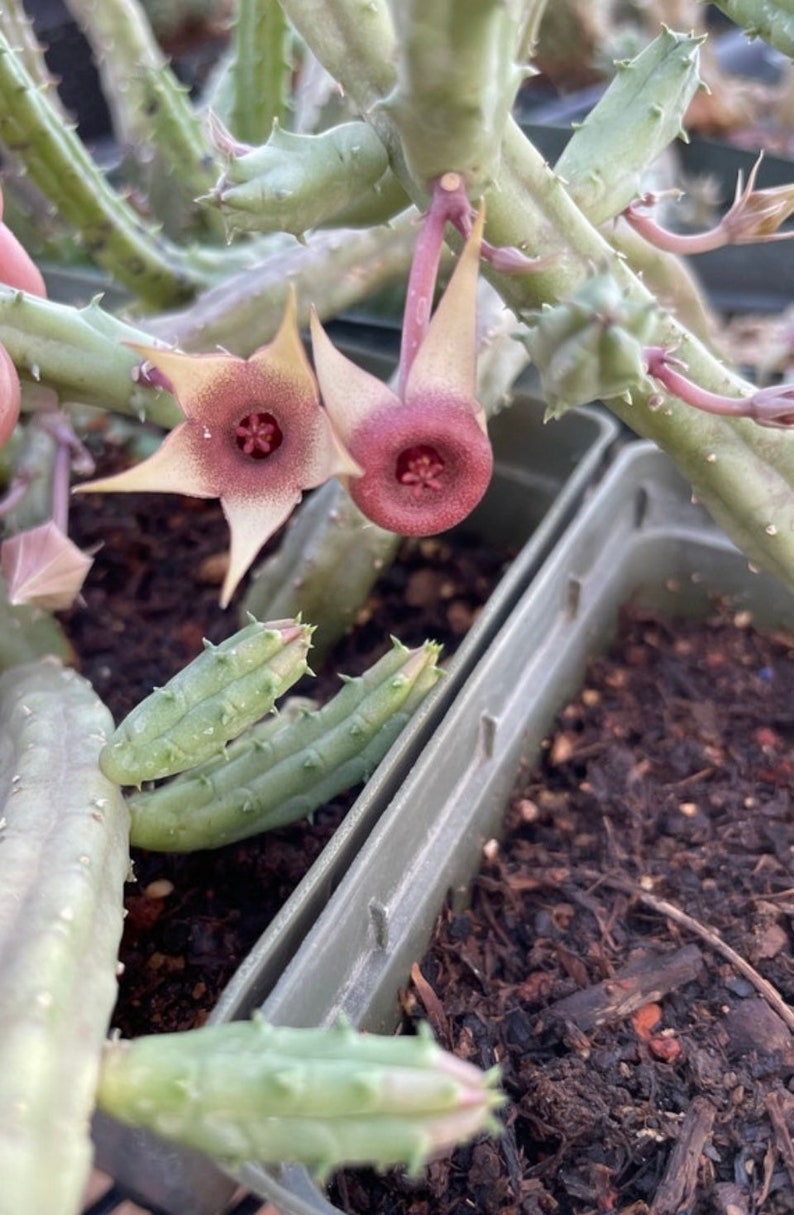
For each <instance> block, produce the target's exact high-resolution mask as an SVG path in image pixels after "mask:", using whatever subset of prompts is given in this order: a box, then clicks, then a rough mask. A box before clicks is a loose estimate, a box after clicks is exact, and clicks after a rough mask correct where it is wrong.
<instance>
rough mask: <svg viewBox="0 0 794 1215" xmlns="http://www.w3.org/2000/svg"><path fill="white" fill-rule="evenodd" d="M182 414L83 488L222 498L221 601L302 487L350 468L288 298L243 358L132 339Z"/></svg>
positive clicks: (356, 469) (352, 464)
mask: <svg viewBox="0 0 794 1215" xmlns="http://www.w3.org/2000/svg"><path fill="white" fill-rule="evenodd" d="M134 349H135V350H137V351H139V353H140V354H141V355H143V357H144V358H145V359H146V360H148V361H149V362H150V363H151V364H152V366H153V367H154V369H155V372H156V373H158V374H157V375H156V376H155V377H152V379H153V382H160V383H164V384H165V385H167V386H168V387H169V388H172V390H173V392H174V395H175V396H176V399H177V401H178V403H179V405H180V407H181V409H182V412H183V413H184V415H185V421H184V422H182V423H180V424H179V426H177V427H176V428H175V429H174V430H173V431H172V432H171V434H169V435H168V436H167V437H166V439H165V440H164V442H163V443H162V445H161V446H160V447H159V448H158V449H157V451H156V452H155V453H154V455H152V456H150V457H149V459H148V460H144V461H143V462H142V463H141V464H138V465H136V466H135V467H134V468H131V469H129V470H128V471H126V472H123V473H119V474H118V475H116V476H112V477H106V478H103V479H100V480H96V481H90V482H88V483H86V484H84V485H80V486H79V487H78V490H79V491H85V490H88V491H94V490H98V491H102V492H105V493H107V492H115V491H119V492H135V491H139V490H143V491H150V492H158V491H159V492H166V493H181V494H188V495H190V496H192V497H195V498H220V502H221V506H222V508H223V512H224V514H225V516H226V519H227V521H228V524H229V528H230V531H231V553H230V558H229V568H228V571H227V574H226V578H225V581H224V584H223V589H222V592H221V604H222V606H224V607H225V606H226V605H227V604H228V602H229V600H230V599H231V597H232V594H233V593H234V590H235V588H236V587H237V584H238V583H239V581H240V579H241V578H242V577H243V575H244V574H245V573H246V571H247V570H248V568H249V566H250V565H251V563H252V561H253V560H254V558H255V557H256V554H257V553H258V552H259V549H260V548H261V547H262V545H263V544H264V543H265V541H266V540H267V539H268V538H269V537H270V536H271V535H272V534H273V533H274V532H275V531H276V530H277V528H279V527H280V525H281V524H282V523H283V522H284V521H285V520H286V519H287V517H288V516H289V514H290V513H291V511H292V510H293V508H294V507H295V506H296V505H297V503H298V502H299V501H300V500H301V497H302V494H303V491H304V490H306V489H313V488H314V487H315V486H317V485H321V484H322V483H323V482H324V481H326V480H328V478H329V477H333V476H337V475H345V474H347V475H356V474H357V473H359V472H360V468H359V466H358V464H356V462H355V461H354V460H353V459H352V458H351V457H350V456H349V455H348V453H347V452H346V451H345V449H344V447H343V446H342V445H341V444H340V442H339V440H338V439H337V437H336V434H335V433H334V429H333V427H332V425H331V422H330V420H329V418H328V415H327V413H326V412H325V410H323V409H322V407H321V405H320V400H319V394H318V391H317V383H316V381H315V378H314V376H313V374H312V371H311V368H310V366H309V363H308V360H307V358H306V354H305V352H304V349H303V345H302V343H301V339H300V333H299V331H298V325H297V320H296V316H295V300H294V296H292V295H291V296H290V298H289V301H288V303H287V308H286V312H285V314H284V319H283V321H282V323H281V327H280V328H279V331H278V333H277V334H276V336H275V337H274V339H273V341H272V342H270V343H269V345H267V346H263V347H262V348H261V349H260V350H257V351H255V353H254V354H252V355H251V357H250V358H248V359H242V358H238V357H237V356H235V355H230V354H182V353H179V352H177V351H173V350H161V349H157V348H155V347H149V346H141V345H135V346H134Z"/></svg>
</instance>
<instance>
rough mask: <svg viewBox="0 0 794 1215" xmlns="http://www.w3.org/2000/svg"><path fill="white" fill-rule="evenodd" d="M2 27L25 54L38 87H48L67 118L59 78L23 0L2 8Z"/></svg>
mask: <svg viewBox="0 0 794 1215" xmlns="http://www.w3.org/2000/svg"><path fill="white" fill-rule="evenodd" d="M0 30H2V32H3V34H4V35H5V37H6V38H7V39H8V42H9V44H10V45H11V46H13V47H14V50H15V51H16V52H17V53H18V54H19V55H21V56H22V60H23V63H24V65H25V70H26V71H27V72H28V74H29V75H30V78H31V80H32V81H33V82H34V83H35V84H36V85H37V87H39V88H41V89H44V90H47V93H48V98H49V102H50V105H51V106H52V107H53V109H54V110H55V111H56V113H58V114H60V116H61V118H62V119H64V120H65V119H66V113H65V111H64V110H63V109H62V106H61V101H60V98H59V96H58V94H57V92H56V89H55V81H54V80H53V78H52V75H51V74H50V70H49V68H48V67H47V63H46V60H45V58H44V52H43V50H42V48H41V46H40V45H39V41H38V39H37V38H36V35H35V33H34V32H33V25H32V22H31V20H30V17H29V16H28V14H27V13H26V11H25V8H24V6H23V4H22V0H6V2H5V3H4V4H3V7H2V9H0Z"/></svg>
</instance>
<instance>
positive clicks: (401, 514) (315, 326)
mask: <svg viewBox="0 0 794 1215" xmlns="http://www.w3.org/2000/svg"><path fill="white" fill-rule="evenodd" d="M482 227H483V217H482V214H481V215H480V217H479V218H478V220H477V222H476V223H475V224H474V226H473V228H472V232H471V235H470V236H469V238H468V240H467V241H466V245H465V247H464V249H463V252H462V253H461V256H460V259H459V261H458V264H457V266H456V267H455V270H454V273H453V275H452V277H451V279H450V282H449V285H448V287H447V290H446V292H445V293H444V295H443V297H442V299H441V301H440V302H439V304H438V307H437V309H436V311H435V313H434V314H433V317H432V319H431V320H430V322H429V324H428V325H427V327H426V330H425V331H423V332H422V333H421V336H419V335H418V336H417V338H416V342H415V343H414V344H413V345H411V346H406V343H405V333H406V332H408V331H409V326H408V322H407V320H406V326H405V328H404V336H403V352H402V354H401V360H400V361H401V366H400V376H399V382H400V389H399V395H398V394H397V393H395V392H393V391H392V390H391V389H390V388H389V387H387V385H385V384H384V383H382V381H381V380H379V379H377V378H376V377H375V376H373V375H370V374H369V372H366V371H363V370H362V369H361V368H360V367H357V366H356V365H355V364H354V363H351V362H350V360H349V359H347V358H345V356H344V355H342V354H340V352H339V351H338V350H337V349H336V348H335V347H334V346H333V345H332V343H331V342H330V340H329V338H328V336H327V335H326V333H325V330H324V329H323V327H322V325H321V324H320V322H319V320H318V319H317V316H316V315H314V314H312V319H311V329H312V348H313V352H314V365H315V369H316V371H317V378H318V380H319V383H320V391H321V393H322V397H323V401H324V403H325V406H326V409H327V410H328V412H329V414H330V415H331V420H332V422H333V424H334V427H335V429H336V431H337V432H338V434H339V435H340V436H341V439H342V442H343V443H344V444H345V447H346V448H347V449H348V450H349V452H350V454H351V456H352V457H353V459H354V460H355V461H357V463H358V464H360V465H361V466H362V468H363V470H364V471H363V474H362V475H361V476H357V477H355V478H354V479H353V480H352V481H350V482H349V483H348V484H347V489H348V492H349V494H350V496H351V497H352V499H353V501H354V502H355V503H356V505H357V506H358V507H359V509H360V510H361V511H362V512H363V513H364V514H365V515H366V516H367V518H369V519H371V520H372V521H373V522H374V523H377V524H379V525H380V526H381V527H383V528H386V529H387V530H388V531H393V532H398V533H399V534H400V535H403V536H430V535H434V534H435V533H436V532H442V531H446V530H447V529H448V528H450V527H453V526H454V525H455V524H456V523H460V521H461V520H462V519H465V518H466V516H467V515H468V514H469V513H470V512H471V511H472V510H473V509H474V507H475V506H476V505H477V503H478V502H479V501H480V499H481V498H482V496H483V494H484V493H485V491H486V489H487V488H488V484H489V482H490V479H491V473H492V471H493V453H492V451H491V445H490V443H489V441H488V436H487V433H486V424H485V411H484V410H483V408H482V406H481V405H480V404H479V402H478V401H477V400H476V399H475V391H476V371H477V353H476V349H477V348H476V299H475V297H476V289H477V276H478V272H479V259H480V246H481V240H482ZM442 228H443V225H442ZM439 240H440V234H439ZM422 256H423V255H422V254H421V253H418V254H417V255H416V256H415V259H414V260H415V266H416V265H417V264H418V263H420V261H421V258H422ZM419 270H420V274H424V271H423V268H422V266H421V264H420V265H419ZM421 294H422V300H423V302H424V304H425V305H426V306H427V307H428V310H429V303H428V300H429V297H430V296H431V295H432V291H429V292H428V291H423V292H422V293H421ZM425 297H428V298H427V299H425ZM410 301H411V285H410V284H409V305H410ZM408 312H409V308H408V307H407V308H406V318H408ZM420 327H421V326H417V327H416V331H417V334H418V331H419V328H420ZM410 331H413V329H411V330H410ZM414 346H415V348H414Z"/></svg>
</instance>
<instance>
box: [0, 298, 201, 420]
mask: <svg viewBox="0 0 794 1215" xmlns="http://www.w3.org/2000/svg"><path fill="white" fill-rule="evenodd" d="M0 342H2V343H3V345H4V346H5V347H6V349H7V350H8V352H9V354H10V355H11V358H12V359H13V360H14V363H15V364H16V367H17V369H18V371H19V373H20V375H22V376H26V377H29V378H30V379H31V380H32V381H34V382H35V383H40V384H44V385H46V386H47V387H50V388H54V389H55V391H56V392H57V393H58V395H59V397H60V398H61V399H62V400H65V401H80V402H82V403H83V404H86V405H96V406H99V407H101V408H105V409H113V410H115V411H116V412H118V413H122V414H128V415H130V416H132V417H137V418H146V419H147V420H148V421H151V422H155V423H157V424H158V425H160V426H168V427H170V426H174V425H176V424H177V423H178V422H180V421H182V420H183V415H182V411H181V410H180V408H179V406H178V405H177V403H176V401H175V400H174V398H173V397H172V396H171V394H170V393H168V392H164V391H155V390H153V389H151V388H146V387H142V386H141V385H139V384H138V383H137V382H136V381H135V379H134V372H135V368H136V366H137V365H138V364H139V363H140V356H139V355H137V354H136V353H135V352H134V351H133V350H130V349H129V348H128V347H127V346H126V345H125V344H124V343H125V342H143V343H145V344H146V343H148V344H150V343H151V337H150V335H149V334H148V333H145V332H143V331H142V330H139V329H136V328H134V327H133V326H132V325H127V324H126V323H125V322H124V321H120V320H118V319H117V318H116V317H114V316H112V315H111V314H110V313H109V312H105V311H104V309H103V308H102V307H101V305H100V304H99V302H98V301H96V300H95V301H94V302H92V303H91V304H89V305H87V307H85V308H74V307H72V306H71V305H70V304H56V303H54V302H53V301H52V300H45V299H39V298H38V297H37V296H34V295H27V294H25V292H23V291H14V290H13V289H12V288H11V287H4V286H2V285H0Z"/></svg>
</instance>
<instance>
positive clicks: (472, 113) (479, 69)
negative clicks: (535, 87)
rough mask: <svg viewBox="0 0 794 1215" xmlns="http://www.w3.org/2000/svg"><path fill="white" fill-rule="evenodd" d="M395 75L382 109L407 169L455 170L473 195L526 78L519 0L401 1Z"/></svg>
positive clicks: (421, 172)
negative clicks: (396, 133) (519, 57)
mask: <svg viewBox="0 0 794 1215" xmlns="http://www.w3.org/2000/svg"><path fill="white" fill-rule="evenodd" d="M394 18H395V24H396V27H397V31H398V59H397V63H398V78H397V87H396V89H395V91H394V93H393V94H392V95H391V96H390V97H389V98H388V99H387V101H386V103H385V104H386V109H387V111H388V112H389V114H390V115H391V117H392V119H393V121H394V124H395V126H396V128H397V130H398V131H399V134H400V137H401V142H402V149H403V152H404V155H405V159H406V162H407V165H408V169H409V172H410V173H411V175H412V176H413V178H414V180H415V181H416V182H417V183H419V184H422V183H424V184H427V183H429V182H431V181H434V180H435V179H436V178H438V177H441V176H442V174H444V173H447V172H454V173H459V174H460V175H461V177H462V178H463V180H464V181H465V183H466V186H467V188H468V190H469V191H470V192H473V194H474V196H475V197H476V196H477V195H478V194H479V193H481V191H482V190H483V189H484V188H486V187H488V186H490V185H492V184H493V181H494V178H495V176H496V172H497V167H498V163H499V155H500V150H501V143H502V133H503V130H504V125H505V122H506V120H507V117H508V114H509V113H510V110H511V107H512V105H513V101H514V99H515V95H516V93H517V91H518V87H519V85H520V84H521V81H522V79H523V77H524V72H523V70H522V68H520V67H519V65H518V64H517V63H516V59H515V56H516V50H517V46H518V42H519V39H520V36H521V30H522V5H521V4H520V3H519V2H518V0H402V3H401V4H399V5H395V6H394Z"/></svg>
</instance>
